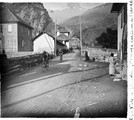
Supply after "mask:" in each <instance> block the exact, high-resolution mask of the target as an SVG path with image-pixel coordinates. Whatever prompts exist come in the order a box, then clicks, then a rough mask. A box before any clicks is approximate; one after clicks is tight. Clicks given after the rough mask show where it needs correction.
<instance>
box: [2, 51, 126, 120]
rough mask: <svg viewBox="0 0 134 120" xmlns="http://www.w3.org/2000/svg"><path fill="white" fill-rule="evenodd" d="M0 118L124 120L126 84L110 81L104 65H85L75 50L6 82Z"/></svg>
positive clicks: (18, 74) (98, 63)
mask: <svg viewBox="0 0 134 120" xmlns="http://www.w3.org/2000/svg"><path fill="white" fill-rule="evenodd" d="M3 87H4V88H3V90H2V117H89V118H90V117H92V118H94V117H126V116H127V84H126V81H118V82H114V81H113V78H111V77H110V76H109V75H108V64H107V63H100V62H85V61H83V60H82V58H81V57H80V56H79V51H75V52H73V53H68V54H66V55H64V58H63V61H62V62H60V61H59V57H57V58H55V59H53V60H52V61H51V62H50V68H49V70H46V71H45V72H42V68H41V66H38V67H33V68H30V69H29V70H26V71H22V72H21V73H17V74H15V75H12V76H9V77H8V78H7V79H6V84H5V85H4V86H3Z"/></svg>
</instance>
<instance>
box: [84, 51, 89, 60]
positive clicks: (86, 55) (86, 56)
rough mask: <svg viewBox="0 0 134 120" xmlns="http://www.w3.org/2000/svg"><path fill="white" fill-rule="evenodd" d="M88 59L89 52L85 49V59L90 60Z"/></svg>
mask: <svg viewBox="0 0 134 120" xmlns="http://www.w3.org/2000/svg"><path fill="white" fill-rule="evenodd" d="M88 60H89V56H88V52H87V51H85V61H88Z"/></svg>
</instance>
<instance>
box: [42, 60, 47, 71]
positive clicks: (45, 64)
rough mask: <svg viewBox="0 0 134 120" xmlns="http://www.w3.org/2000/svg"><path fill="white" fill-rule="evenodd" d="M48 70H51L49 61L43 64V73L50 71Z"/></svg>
mask: <svg viewBox="0 0 134 120" xmlns="http://www.w3.org/2000/svg"><path fill="white" fill-rule="evenodd" d="M48 68H49V64H48V61H43V63H42V72H44V71H45V70H48Z"/></svg>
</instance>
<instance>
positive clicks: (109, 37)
mask: <svg viewBox="0 0 134 120" xmlns="http://www.w3.org/2000/svg"><path fill="white" fill-rule="evenodd" d="M96 41H97V42H98V44H99V45H102V47H103V48H112V49H117V30H112V29H111V28H107V30H106V33H105V32H103V33H102V34H101V35H100V36H99V37H98V38H96Z"/></svg>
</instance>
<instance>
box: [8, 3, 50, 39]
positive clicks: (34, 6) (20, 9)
mask: <svg viewBox="0 0 134 120" xmlns="http://www.w3.org/2000/svg"><path fill="white" fill-rule="evenodd" d="M8 5H9V7H10V8H11V9H12V10H14V11H15V13H16V14H17V15H18V16H19V17H21V18H22V19H23V20H25V21H26V22H27V23H29V24H30V25H31V26H32V27H33V28H34V30H33V34H32V35H33V37H35V36H36V35H37V34H38V33H40V32H42V31H44V30H45V28H46V27H47V25H48V24H49V23H51V22H52V20H51V18H50V16H49V14H48V12H47V10H46V9H45V8H44V6H43V4H42V3H8Z"/></svg>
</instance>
